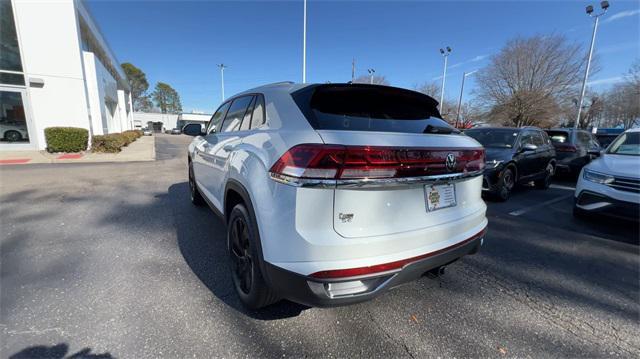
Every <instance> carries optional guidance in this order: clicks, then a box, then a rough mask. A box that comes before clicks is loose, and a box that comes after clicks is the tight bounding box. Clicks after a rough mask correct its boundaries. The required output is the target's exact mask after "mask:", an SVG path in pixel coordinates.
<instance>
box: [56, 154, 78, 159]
mask: <svg viewBox="0 0 640 359" xmlns="http://www.w3.org/2000/svg"><path fill="white" fill-rule="evenodd" d="M78 158H82V153H66V154H64V155H61V156H58V157H56V159H58V160H74V159H78Z"/></svg>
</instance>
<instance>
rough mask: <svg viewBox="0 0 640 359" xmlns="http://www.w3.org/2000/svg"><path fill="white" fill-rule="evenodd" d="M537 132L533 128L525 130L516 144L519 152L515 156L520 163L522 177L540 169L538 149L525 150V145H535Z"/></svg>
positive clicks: (519, 168)
mask: <svg viewBox="0 0 640 359" xmlns="http://www.w3.org/2000/svg"><path fill="white" fill-rule="evenodd" d="M534 137H535V133H534V131H532V130H523V131H522V134H521V135H520V140H519V141H518V142H519V143H518V144H517V145H516V149H517V150H516V151H517V154H516V155H515V156H514V158H515V160H516V163H517V164H518V173H519V177H520V178H524V177H530V176H533V175H535V174H536V173H538V172H539V171H540V161H539V157H540V156H539V153H538V149H536V150H535V151H524V146H525V145H535V140H534Z"/></svg>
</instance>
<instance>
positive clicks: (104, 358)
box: [9, 343, 113, 359]
mask: <svg viewBox="0 0 640 359" xmlns="http://www.w3.org/2000/svg"><path fill="white" fill-rule="evenodd" d="M68 352H69V345H67V344H66V343H61V344H57V345H52V346H47V345H34V346H31V347H28V348H25V349H22V350H21V351H19V352H17V353H15V354H13V355H11V356H10V357H9V359H63V358H66V359H112V358H113V356H111V354H109V353H102V354H96V353H91V348H84V349H82V350H80V351H78V352H77V353H73V354H70V355H69V356H67V353H68Z"/></svg>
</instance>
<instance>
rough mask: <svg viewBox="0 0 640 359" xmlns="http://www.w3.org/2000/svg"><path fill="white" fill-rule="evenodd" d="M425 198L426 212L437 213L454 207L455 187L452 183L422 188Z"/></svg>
mask: <svg viewBox="0 0 640 359" xmlns="http://www.w3.org/2000/svg"><path fill="white" fill-rule="evenodd" d="M424 193H425V196H426V197H427V210H428V211H429V212H431V211H437V210H439V209H443V208H449V207H454V206H455V205H456V187H455V185H454V184H453V183H449V184H440V185H426V186H424Z"/></svg>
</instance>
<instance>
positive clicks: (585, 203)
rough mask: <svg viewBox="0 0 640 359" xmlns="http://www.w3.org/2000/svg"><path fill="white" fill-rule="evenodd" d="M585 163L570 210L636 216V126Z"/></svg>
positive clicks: (639, 146)
mask: <svg viewBox="0 0 640 359" xmlns="http://www.w3.org/2000/svg"><path fill="white" fill-rule="evenodd" d="M593 154H594V155H597V156H599V157H598V158H597V159H595V160H593V161H591V163H589V164H588V165H586V166H585V167H584V168H583V169H582V172H581V173H580V176H579V177H578V183H577V185H576V191H575V205H574V209H573V213H574V214H575V215H576V216H584V215H585V214H588V213H602V214H607V215H613V216H617V217H624V218H629V219H633V220H636V221H638V220H639V219H640V129H638V128H636V129H631V130H627V131H626V132H624V133H622V134H621V135H620V136H618V138H616V139H615V140H614V141H613V142H612V143H611V144H610V145H609V147H607V149H606V150H605V151H602V152H601V153H593Z"/></svg>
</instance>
